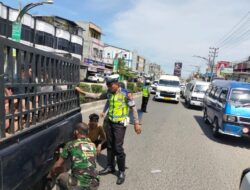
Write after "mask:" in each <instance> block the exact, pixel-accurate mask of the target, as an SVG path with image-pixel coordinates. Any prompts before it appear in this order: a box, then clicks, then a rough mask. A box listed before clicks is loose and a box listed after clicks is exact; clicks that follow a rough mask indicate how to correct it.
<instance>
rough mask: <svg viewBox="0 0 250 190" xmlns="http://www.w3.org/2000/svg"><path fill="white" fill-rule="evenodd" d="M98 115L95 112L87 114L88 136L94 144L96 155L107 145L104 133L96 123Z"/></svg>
mask: <svg viewBox="0 0 250 190" xmlns="http://www.w3.org/2000/svg"><path fill="white" fill-rule="evenodd" d="M98 122H99V116H98V115H97V114H96V113H92V114H90V115H89V124H88V125H89V134H88V138H89V139H90V140H91V141H92V142H93V143H94V144H95V146H96V152H97V155H98V154H100V153H101V151H102V150H103V149H105V148H106V147H107V143H106V135H105V132H104V129H103V127H102V126H101V125H98Z"/></svg>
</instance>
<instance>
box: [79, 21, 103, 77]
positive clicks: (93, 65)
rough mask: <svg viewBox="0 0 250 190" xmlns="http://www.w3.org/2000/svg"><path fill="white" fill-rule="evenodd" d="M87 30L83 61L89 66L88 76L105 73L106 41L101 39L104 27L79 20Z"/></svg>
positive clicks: (80, 24)
mask: <svg viewBox="0 0 250 190" xmlns="http://www.w3.org/2000/svg"><path fill="white" fill-rule="evenodd" d="M77 24H78V25H79V26H81V27H82V28H83V29H84V30H85V31H84V32H83V38H84V46H83V63H82V65H84V66H87V70H86V77H88V76H89V75H93V74H95V73H104V72H105V64H104V61H103V51H104V43H103V42H102V40H101V37H102V29H101V28H100V27H99V26H97V25H96V24H94V23H92V22H85V21H79V22H77Z"/></svg>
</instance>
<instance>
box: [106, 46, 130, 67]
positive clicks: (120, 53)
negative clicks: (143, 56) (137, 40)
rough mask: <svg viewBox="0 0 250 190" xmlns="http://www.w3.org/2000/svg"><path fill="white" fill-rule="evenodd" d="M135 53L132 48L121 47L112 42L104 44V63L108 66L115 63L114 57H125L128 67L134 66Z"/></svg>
mask: <svg viewBox="0 0 250 190" xmlns="http://www.w3.org/2000/svg"><path fill="white" fill-rule="evenodd" d="M132 55H133V53H132V52H131V51H130V50H127V49H124V48H119V47H116V46H113V45H110V44H105V45H104V59H103V60H104V63H105V65H106V66H109V65H113V62H114V59H117V58H123V59H124V60H125V62H126V66H127V67H128V68H131V67H132V57H133V56H132Z"/></svg>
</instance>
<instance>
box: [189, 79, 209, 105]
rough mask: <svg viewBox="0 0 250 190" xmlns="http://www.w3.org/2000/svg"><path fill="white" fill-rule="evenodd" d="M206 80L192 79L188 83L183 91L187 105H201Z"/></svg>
mask: <svg viewBox="0 0 250 190" xmlns="http://www.w3.org/2000/svg"><path fill="white" fill-rule="evenodd" d="M209 84H210V83H208V82H203V81H197V80H193V81H191V82H190V83H188V85H187V86H188V88H187V89H186V92H185V103H186V105H187V107H190V106H198V107H203V98H204V95H205V92H206V90H207V89H208V87H209Z"/></svg>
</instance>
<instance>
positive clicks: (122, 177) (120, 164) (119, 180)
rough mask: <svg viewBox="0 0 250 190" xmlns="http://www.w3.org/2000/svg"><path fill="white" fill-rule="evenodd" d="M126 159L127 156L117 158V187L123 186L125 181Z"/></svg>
mask: <svg viewBox="0 0 250 190" xmlns="http://www.w3.org/2000/svg"><path fill="white" fill-rule="evenodd" d="M125 157H126V156H125V155H122V156H119V157H117V165H118V168H119V175H118V177H117V181H116V184H117V185H121V184H123V183H124V181H125Z"/></svg>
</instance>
